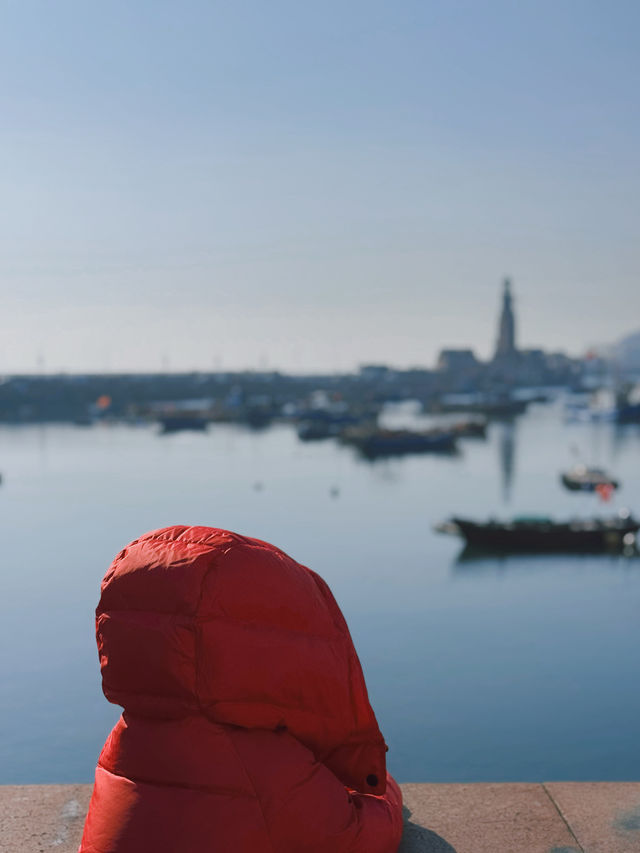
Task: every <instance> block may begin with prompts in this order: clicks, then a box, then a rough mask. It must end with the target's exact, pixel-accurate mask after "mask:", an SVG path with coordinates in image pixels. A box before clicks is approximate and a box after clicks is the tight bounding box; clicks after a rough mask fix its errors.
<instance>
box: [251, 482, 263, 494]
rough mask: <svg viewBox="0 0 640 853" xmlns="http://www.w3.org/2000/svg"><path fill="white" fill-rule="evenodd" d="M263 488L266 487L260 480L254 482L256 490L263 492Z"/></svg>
mask: <svg viewBox="0 0 640 853" xmlns="http://www.w3.org/2000/svg"><path fill="white" fill-rule="evenodd" d="M263 488H264V487H263V485H262V483H261V482H260V480H256V482H255V483H254V484H253V490H254V492H261V491H262V489H263Z"/></svg>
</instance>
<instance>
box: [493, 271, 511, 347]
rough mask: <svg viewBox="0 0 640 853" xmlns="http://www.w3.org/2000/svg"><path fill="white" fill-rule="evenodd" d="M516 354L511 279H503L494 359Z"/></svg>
mask: <svg viewBox="0 0 640 853" xmlns="http://www.w3.org/2000/svg"><path fill="white" fill-rule="evenodd" d="M515 354H516V324H515V318H514V316H513V297H512V296H511V281H510V280H509V279H508V278H505V280H504V290H503V293H502V313H501V314H500V325H499V326H498V341H497V343H496V352H495V355H494V357H493V358H494V361H498V360H500V361H503V360H505V359H510V358H513V356H514V355H515Z"/></svg>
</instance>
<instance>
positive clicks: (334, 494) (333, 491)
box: [329, 486, 340, 498]
mask: <svg viewBox="0 0 640 853" xmlns="http://www.w3.org/2000/svg"><path fill="white" fill-rule="evenodd" d="M329 494H330V495H331V497H332V498H337V497H338V496H339V494H340V489H339V488H338V487H337V486H331V488H330V490H329Z"/></svg>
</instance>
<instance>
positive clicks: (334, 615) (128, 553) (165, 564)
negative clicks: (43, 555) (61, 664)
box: [96, 526, 386, 794]
mask: <svg viewBox="0 0 640 853" xmlns="http://www.w3.org/2000/svg"><path fill="white" fill-rule="evenodd" d="M96 630H97V641H98V651H99V654H100V667H101V672H102V686H103V690H104V693H105V696H106V697H107V699H108V700H109V701H110V702H114V703H115V704H118V705H121V706H122V707H123V708H124V709H125V711H126V712H128V713H130V714H133V715H138V716H143V717H152V718H169V719H171V718H181V717H186V716H189V715H193V714H202V715H204V716H205V717H207V718H209V719H210V720H211V721H213V722H216V723H222V724H227V725H233V726H241V727H243V728H249V729H253V728H255V729H272V730H283V729H286V730H288V731H289V732H290V733H291V734H292V735H293V736H294V737H296V738H297V739H298V740H299V741H300V742H301V743H303V744H304V745H305V746H307V747H308V748H309V749H311V750H312V751H313V753H314V754H315V756H316V758H317V759H318V760H319V761H321V762H323V763H324V764H325V765H326V766H327V767H329V769H331V770H332V771H333V772H334V773H335V774H336V776H338V778H339V779H340V780H341V781H342V782H343V784H345V785H346V786H347V787H350V788H354V789H356V790H359V791H363V792H367V793H375V794H381V793H383V792H384V790H385V784H386V783H385V780H386V766H385V751H386V746H385V743H384V740H383V738H382V735H381V733H380V730H379V728H378V724H377V721H376V718H375V715H374V713H373V710H372V708H371V705H370V704H369V699H368V696H367V690H366V686H365V682H364V677H363V674H362V669H361V666H360V662H359V660H358V656H357V654H356V651H355V649H354V646H353V642H352V640H351V636H350V634H349V630H348V628H347V625H346V622H345V620H344V617H343V616H342V613H341V612H340V609H339V607H338V605H337V604H336V602H335V600H334V598H333V595H332V594H331V591H330V590H329V587H328V586H327V584H326V583H325V582H324V581H323V580H322V578H320V577H319V576H318V575H317V574H315V573H314V572H312V571H311V570H310V569H308V568H306V567H304V566H302V565H300V564H299V563H296V562H295V561H294V560H292V559H291V558H290V557H288V556H287V555H286V554H285V553H284V552H283V551H280V550H279V549H278V548H275V547H274V546H273V545H269V544H268V543H266V542H261V541H260V540H257V539H249V538H247V537H244V536H239V535H237V534H235V533H231V532H229V531H227V530H219V529H217V528H210V527H186V526H175V527H168V528H165V529H163V530H156V531H152V532H151V533H147V534H146V535H145V536H142V537H141V538H140V539H136V540H135V541H134V542H132V543H131V544H130V545H128V546H127V547H126V548H125V549H124V550H123V551H122V552H121V553H120V554H119V555H118V556H117V557H116V559H115V560H114V562H113V564H112V565H111V567H110V569H109V571H108V572H107V574H106V575H105V577H104V580H103V582H102V586H101V597H100V602H99V604H98V608H97V610H96Z"/></svg>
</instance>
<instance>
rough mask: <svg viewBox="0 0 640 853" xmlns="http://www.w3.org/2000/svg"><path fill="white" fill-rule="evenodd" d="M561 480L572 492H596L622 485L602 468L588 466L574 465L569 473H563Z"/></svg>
mask: <svg viewBox="0 0 640 853" xmlns="http://www.w3.org/2000/svg"><path fill="white" fill-rule="evenodd" d="M560 479H561V480H562V483H563V485H564V486H565V487H566V488H567V489H569V491H572V492H595V491H597V490H599V489H601V488H602V487H610V488H611V489H617V488H618V487H619V485H620V484H619V482H618V480H615V479H614V478H613V477H612V476H611V475H610V474H607V472H606V471H604V470H603V469H602V468H589V467H588V466H587V465H574V467H573V468H571V469H569V471H563V472H562V474H560Z"/></svg>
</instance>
